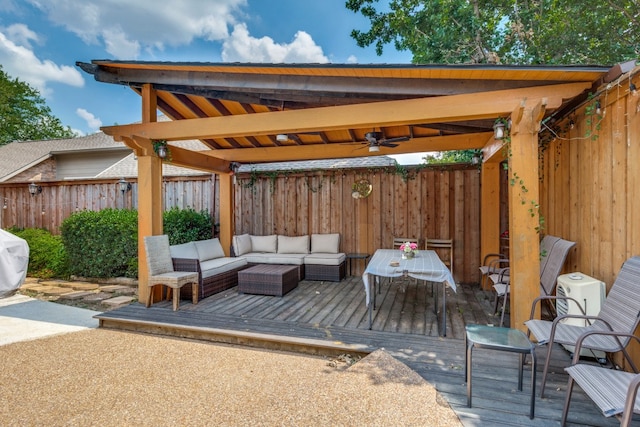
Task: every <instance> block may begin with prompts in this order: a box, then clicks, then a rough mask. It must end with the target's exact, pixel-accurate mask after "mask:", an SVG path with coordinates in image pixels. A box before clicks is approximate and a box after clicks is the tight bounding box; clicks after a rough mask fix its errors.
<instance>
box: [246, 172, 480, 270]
mask: <svg viewBox="0 0 640 427" xmlns="http://www.w3.org/2000/svg"><path fill="white" fill-rule="evenodd" d="M408 172H409V176H408V178H406V175H403V174H400V173H397V172H396V170H395V169H390V170H384V169H381V170H378V171H375V170H349V171H346V172H342V171H340V172H337V173H336V172H334V171H324V172H313V173H310V174H280V175H278V174H273V173H268V174H267V173H265V174H264V175H262V176H261V175H260V174H252V175H247V174H245V175H239V176H238V184H237V185H236V199H235V200H236V212H235V215H236V217H235V223H236V224H235V229H236V233H250V234H257V235H267V234H285V235H290V236H296V235H304V234H312V233H340V236H341V249H342V251H344V252H366V253H369V254H373V252H374V251H375V250H376V249H378V248H389V247H391V244H392V241H393V237H394V236H398V237H413V238H418V239H421V240H423V241H424V239H426V238H427V237H429V238H442V239H448V238H452V239H453V240H454V256H455V259H454V275H455V278H456V281H458V282H463V283H471V282H477V281H478V280H479V275H478V266H479V258H480V254H479V250H480V249H479V247H480V234H479V227H480V202H479V200H480V174H479V173H478V169H477V168H475V167H470V166H467V165H464V166H460V165H458V166H447V167H432V166H429V167H426V168H422V169H419V168H414V169H409V170H408ZM359 179H368V180H369V181H370V182H371V184H372V185H373V191H372V193H371V195H370V196H369V197H367V198H363V199H354V198H353V197H352V191H353V190H352V185H353V183H354V182H355V181H356V180H359ZM354 267H355V265H354ZM361 271H362V269H361V267H360V266H359V270H358V272H361Z"/></svg>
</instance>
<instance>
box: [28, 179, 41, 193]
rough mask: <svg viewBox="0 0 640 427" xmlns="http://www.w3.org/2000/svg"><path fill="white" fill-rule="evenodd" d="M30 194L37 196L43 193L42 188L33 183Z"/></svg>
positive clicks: (30, 186)
mask: <svg viewBox="0 0 640 427" xmlns="http://www.w3.org/2000/svg"><path fill="white" fill-rule="evenodd" d="M29 193H31V195H32V196H35V195H36V194H40V193H42V187H40V186H39V185H38V184H36V183H35V182H32V183H31V184H29Z"/></svg>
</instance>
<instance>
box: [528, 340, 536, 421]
mask: <svg viewBox="0 0 640 427" xmlns="http://www.w3.org/2000/svg"><path fill="white" fill-rule="evenodd" d="M536 369H537V363H536V350H535V347H532V348H531V411H530V413H529V418H530V419H533V417H534V416H535V409H536Z"/></svg>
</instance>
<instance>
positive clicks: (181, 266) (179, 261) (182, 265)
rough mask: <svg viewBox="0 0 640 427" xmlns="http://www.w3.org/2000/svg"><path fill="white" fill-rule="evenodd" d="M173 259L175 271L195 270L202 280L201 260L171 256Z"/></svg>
mask: <svg viewBox="0 0 640 427" xmlns="http://www.w3.org/2000/svg"><path fill="white" fill-rule="evenodd" d="M171 260H172V261H173V269H174V270H175V271H193V272H197V273H198V276H199V278H200V280H202V270H201V269H200V261H199V260H197V259H193V258H171Z"/></svg>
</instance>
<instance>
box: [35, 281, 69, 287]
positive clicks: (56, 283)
mask: <svg viewBox="0 0 640 427" xmlns="http://www.w3.org/2000/svg"><path fill="white" fill-rule="evenodd" d="M65 283H69V282H67V281H66V280H44V281H42V282H40V284H41V285H44V286H62V285H63V284H65Z"/></svg>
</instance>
